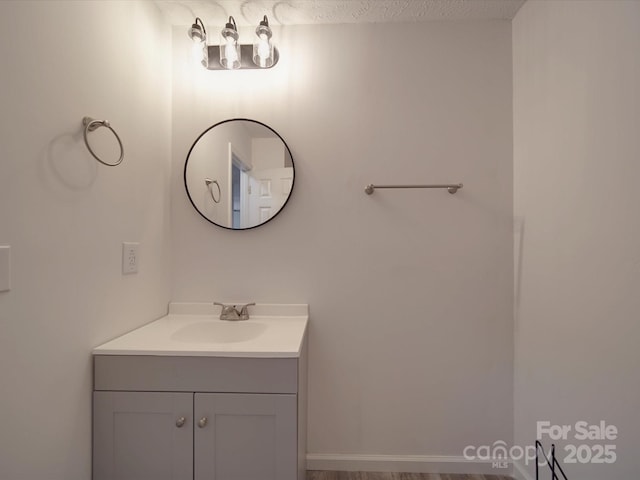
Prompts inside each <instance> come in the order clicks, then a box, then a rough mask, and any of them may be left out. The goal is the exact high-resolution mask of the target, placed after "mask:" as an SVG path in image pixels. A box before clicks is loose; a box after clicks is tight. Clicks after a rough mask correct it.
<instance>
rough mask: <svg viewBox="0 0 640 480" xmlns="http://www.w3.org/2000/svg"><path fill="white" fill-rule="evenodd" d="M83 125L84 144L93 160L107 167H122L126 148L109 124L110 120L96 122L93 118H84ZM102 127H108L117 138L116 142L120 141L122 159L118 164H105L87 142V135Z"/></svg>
mask: <svg viewBox="0 0 640 480" xmlns="http://www.w3.org/2000/svg"><path fill="white" fill-rule="evenodd" d="M82 124H83V125H84V143H85V144H86V145H87V148H88V149H89V153H91V155H93V158H95V159H96V160H98V161H99V162H100V163H101V164H103V165H106V166H107V167H115V166H116V165H120V164H121V163H122V159H123V158H124V147H123V146H122V141H121V140H120V137H119V136H118V134H117V133H116V131H115V130H114V129H113V127H112V126H111V124H110V123H109V120H95V119H93V118H91V117H84V118H83V119H82ZM100 127H106V128H108V129H109V130H111V132H112V133H113V135H114V136H115V137H116V140H118V145H120V158H119V159H118V161H117V162H116V163H107V162H105V161H104V160H102V159H101V158H100V157H98V155H96V153H95V152H94V151H93V149H92V148H91V145H89V141H88V140H87V133H88V132H93V131H94V130H97V129H98V128H100Z"/></svg>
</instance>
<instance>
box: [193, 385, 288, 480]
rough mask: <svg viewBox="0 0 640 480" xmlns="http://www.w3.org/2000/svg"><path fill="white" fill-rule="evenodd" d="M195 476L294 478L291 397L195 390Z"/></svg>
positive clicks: (198, 479)
mask: <svg viewBox="0 0 640 480" xmlns="http://www.w3.org/2000/svg"><path fill="white" fill-rule="evenodd" d="M194 415H195V416H194V421H195V427H194V438H195V449H194V465H195V466H194V468H195V476H194V479H195V480H296V478H297V460H298V459H297V400H296V396H295V395H277V394H265V395H256V394H217V393H196V395H195V401H194Z"/></svg>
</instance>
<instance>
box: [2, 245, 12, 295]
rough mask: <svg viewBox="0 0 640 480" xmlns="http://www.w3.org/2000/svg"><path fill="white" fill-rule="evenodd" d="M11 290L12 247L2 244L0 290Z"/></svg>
mask: <svg viewBox="0 0 640 480" xmlns="http://www.w3.org/2000/svg"><path fill="white" fill-rule="evenodd" d="M9 290H11V247H10V246H8V245H7V246H0V292H8V291H9Z"/></svg>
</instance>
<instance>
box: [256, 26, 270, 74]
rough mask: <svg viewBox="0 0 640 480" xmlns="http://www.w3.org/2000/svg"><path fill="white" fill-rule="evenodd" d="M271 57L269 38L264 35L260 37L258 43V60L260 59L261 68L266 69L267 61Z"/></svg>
mask: <svg viewBox="0 0 640 480" xmlns="http://www.w3.org/2000/svg"><path fill="white" fill-rule="evenodd" d="M270 56H271V45H269V38H268V37H267V36H266V35H265V34H262V35H260V40H259V41H258V58H259V59H260V60H259V62H260V66H261V67H266V66H267V60H268V59H269V57H270Z"/></svg>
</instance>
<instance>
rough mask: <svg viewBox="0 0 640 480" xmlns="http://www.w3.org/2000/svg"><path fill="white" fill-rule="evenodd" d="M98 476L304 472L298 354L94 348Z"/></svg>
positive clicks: (302, 368)
mask: <svg viewBox="0 0 640 480" xmlns="http://www.w3.org/2000/svg"><path fill="white" fill-rule="evenodd" d="M93 415H94V423H93V439H94V440H93V442H94V443H93V480H302V479H304V477H305V470H306V469H305V454H306V445H305V443H306V442H305V440H306V428H305V424H306V353H305V352H304V350H303V353H302V355H301V357H300V358H224V357H219V358H218V357H171V356H137V355H131V356H128V355H95V356H94V413H93Z"/></svg>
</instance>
